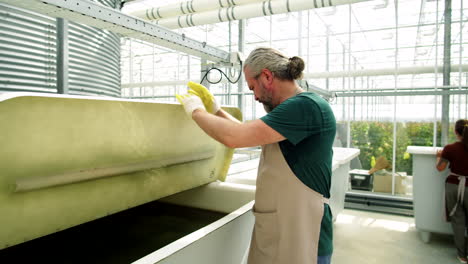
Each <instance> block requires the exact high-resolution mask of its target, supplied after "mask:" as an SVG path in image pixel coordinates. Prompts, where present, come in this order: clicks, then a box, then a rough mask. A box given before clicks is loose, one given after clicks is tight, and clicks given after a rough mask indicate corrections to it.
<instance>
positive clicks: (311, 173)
mask: <svg viewBox="0 0 468 264" xmlns="http://www.w3.org/2000/svg"><path fill="white" fill-rule="evenodd" d="M261 120H262V121H263V122H265V123H266V124H267V125H268V126H270V127H271V128H273V129H274V130H276V131H277V132H278V133H280V134H281V135H283V136H284V137H285V138H286V140H283V141H281V142H279V146H280V148H281V152H282V153H283V156H284V158H285V160H286V162H287V163H288V165H289V167H290V168H291V170H292V171H293V172H294V174H295V175H296V176H297V177H298V178H299V180H301V181H302V182H303V183H304V184H305V185H307V186H308V187H310V188H311V189H312V190H314V191H316V192H318V193H321V194H322V195H323V196H324V197H326V198H330V186H331V175H332V158H333V149H332V146H333V141H334V139H335V133H336V120H335V116H334V115H333V111H332V109H331V107H330V105H329V104H328V102H327V101H325V100H324V99H323V98H321V97H320V96H318V95H317V94H314V93H310V92H303V93H300V94H298V95H296V96H294V97H291V98H289V99H287V100H286V101H284V102H283V103H281V104H280V105H278V106H277V107H275V108H274V109H273V111H271V112H270V113H268V114H267V115H266V116H264V117H262V118H261ZM332 253H333V222H332V214H331V211H330V207H329V206H328V205H325V211H324V216H323V219H322V224H321V230H320V241H319V249H318V255H319V256H328V255H331V254H332Z"/></svg>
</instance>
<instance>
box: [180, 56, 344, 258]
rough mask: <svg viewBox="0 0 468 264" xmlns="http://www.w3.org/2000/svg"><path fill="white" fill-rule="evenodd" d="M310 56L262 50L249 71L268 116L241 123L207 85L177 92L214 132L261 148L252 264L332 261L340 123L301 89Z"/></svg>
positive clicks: (237, 144)
mask: <svg viewBox="0 0 468 264" xmlns="http://www.w3.org/2000/svg"><path fill="white" fill-rule="evenodd" d="M304 66H305V65H304V61H303V60H302V59H301V58H299V57H297V56H294V57H291V58H288V57H286V56H285V55H283V54H282V53H280V52H279V51H277V50H274V49H271V48H257V49H255V50H254V51H252V52H251V53H250V55H249V57H248V58H247V59H246V61H245V62H244V68H243V72H244V75H245V79H246V81H247V84H248V87H249V89H250V90H251V91H253V93H254V96H255V100H257V101H259V102H260V103H262V104H263V106H264V109H265V110H266V112H267V114H266V115H265V116H264V117H262V118H260V119H257V120H252V121H249V122H245V123H240V122H239V121H237V120H235V119H234V118H233V117H232V116H230V115H229V114H228V113H227V112H225V111H224V110H222V109H220V108H219V106H218V105H217V103H216V101H215V100H214V97H213V95H212V94H211V93H210V92H209V91H208V90H207V89H206V88H205V87H203V86H202V85H200V84H196V83H192V82H190V83H189V84H188V87H189V88H190V90H189V93H188V94H186V95H177V98H178V100H179V101H180V102H181V104H182V105H183V106H184V108H185V111H186V112H187V114H188V115H189V116H190V117H191V118H193V120H195V122H196V123H197V124H198V125H199V126H200V128H202V129H203V130H204V131H205V132H206V133H207V134H208V135H210V136H211V137H213V138H214V139H215V140H217V141H219V142H221V143H222V144H224V145H226V146H228V147H230V148H241V147H252V146H259V145H260V146H262V154H261V159H260V163H259V168H258V175H257V183H256V187H257V188H256V193H255V205H254V208H253V212H254V215H255V225H254V230H253V235H252V240H251V243H250V250H249V256H248V263H249V264H284V263H288V264H316V263H330V262H331V255H332V252H333V242H332V241H333V229H332V227H333V226H332V224H333V223H332V214H331V211H330V207H329V205H328V198H329V197H330V186H331V174H332V171H331V170H332V156H333V150H332V145H333V141H334V138H335V133H336V121H335V117H334V115H333V112H332V109H331V107H330V105H329V104H328V102H327V101H325V100H324V99H322V98H321V97H319V96H318V95H316V94H314V93H310V92H305V91H304V90H302V89H301V88H300V87H299V86H298V84H297V83H296V81H295V80H297V79H300V78H301V77H302V72H303V70H304Z"/></svg>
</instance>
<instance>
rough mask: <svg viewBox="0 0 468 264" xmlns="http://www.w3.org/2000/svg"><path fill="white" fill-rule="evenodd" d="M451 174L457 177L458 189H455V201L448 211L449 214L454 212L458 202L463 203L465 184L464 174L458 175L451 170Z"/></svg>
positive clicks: (451, 214)
mask: <svg viewBox="0 0 468 264" xmlns="http://www.w3.org/2000/svg"><path fill="white" fill-rule="evenodd" d="M450 174H451V175H454V176H457V177H458V180H459V182H458V190H457V202H456V203H455V205H454V206H453V208H452V210H451V211H450V214H449V216H453V215H454V214H455V211H456V210H457V207H458V204H460V205H463V199H464V197H465V184H466V177H468V176H465V175H460V174H456V173H453V172H450Z"/></svg>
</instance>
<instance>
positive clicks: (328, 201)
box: [322, 197, 330, 205]
mask: <svg viewBox="0 0 468 264" xmlns="http://www.w3.org/2000/svg"><path fill="white" fill-rule="evenodd" d="M322 202H323V203H324V204H328V205H329V204H330V199H328V198H325V197H322Z"/></svg>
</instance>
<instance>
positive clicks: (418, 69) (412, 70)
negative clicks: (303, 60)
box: [304, 64, 468, 79]
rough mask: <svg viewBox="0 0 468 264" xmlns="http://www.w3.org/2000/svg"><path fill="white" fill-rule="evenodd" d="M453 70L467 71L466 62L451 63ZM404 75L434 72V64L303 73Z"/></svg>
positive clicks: (312, 75)
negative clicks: (459, 63)
mask: <svg viewBox="0 0 468 264" xmlns="http://www.w3.org/2000/svg"><path fill="white" fill-rule="evenodd" d="M451 69H452V71H453V72H457V71H459V70H460V69H461V71H462V72H468V64H462V65H452V67H451ZM437 72H438V73H442V66H438V71H437ZM395 73H396V74H398V75H404V74H424V73H435V67H434V66H411V67H399V68H398V70H397V71H395V68H382V69H367V70H352V71H335V72H311V73H305V74H304V79H319V78H342V77H361V76H364V77H366V76H384V75H395Z"/></svg>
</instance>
